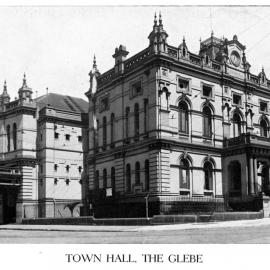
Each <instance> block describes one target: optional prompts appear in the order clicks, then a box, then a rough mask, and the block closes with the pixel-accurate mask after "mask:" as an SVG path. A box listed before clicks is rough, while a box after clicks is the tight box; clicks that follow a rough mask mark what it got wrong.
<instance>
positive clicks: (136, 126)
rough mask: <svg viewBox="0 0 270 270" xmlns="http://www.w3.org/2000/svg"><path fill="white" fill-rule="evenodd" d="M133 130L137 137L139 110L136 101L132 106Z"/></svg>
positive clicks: (138, 131) (138, 132)
mask: <svg viewBox="0 0 270 270" xmlns="http://www.w3.org/2000/svg"><path fill="white" fill-rule="evenodd" d="M134 131H135V134H134V135H135V137H139V134H140V111H139V104H138V103H136V104H135V106H134Z"/></svg>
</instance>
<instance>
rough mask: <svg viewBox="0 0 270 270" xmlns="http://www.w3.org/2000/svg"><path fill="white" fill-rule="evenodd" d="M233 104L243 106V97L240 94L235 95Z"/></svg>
mask: <svg viewBox="0 0 270 270" xmlns="http://www.w3.org/2000/svg"><path fill="white" fill-rule="evenodd" d="M232 102H233V104H234V105H238V106H241V105H242V96H241V95H238V94H233V99H232Z"/></svg>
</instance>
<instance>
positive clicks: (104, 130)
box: [103, 116, 107, 148]
mask: <svg viewBox="0 0 270 270" xmlns="http://www.w3.org/2000/svg"><path fill="white" fill-rule="evenodd" d="M106 145H107V119H106V116H104V117H103V148H106Z"/></svg>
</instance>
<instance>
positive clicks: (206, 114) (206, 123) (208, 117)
mask: <svg viewBox="0 0 270 270" xmlns="http://www.w3.org/2000/svg"><path fill="white" fill-rule="evenodd" d="M202 113H203V136H204V137H208V138H211V137H212V112H211V109H210V108H209V107H208V106H206V107H204V108H203V112H202Z"/></svg>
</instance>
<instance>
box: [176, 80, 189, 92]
mask: <svg viewBox="0 0 270 270" xmlns="http://www.w3.org/2000/svg"><path fill="white" fill-rule="evenodd" d="M178 87H179V89H180V91H184V92H188V89H189V81H186V80H183V79H182V78H179V79H178Z"/></svg>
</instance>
